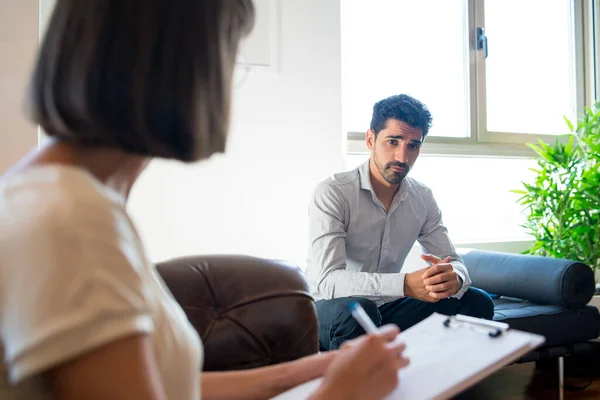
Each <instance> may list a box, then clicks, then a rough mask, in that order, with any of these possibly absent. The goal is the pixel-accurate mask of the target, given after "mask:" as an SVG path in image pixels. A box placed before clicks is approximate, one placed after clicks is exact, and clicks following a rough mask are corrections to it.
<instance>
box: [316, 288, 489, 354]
mask: <svg viewBox="0 0 600 400" xmlns="http://www.w3.org/2000/svg"><path fill="white" fill-rule="evenodd" d="M354 301H356V302H358V303H360V305H361V306H362V307H363V308H364V309H365V311H366V312H367V314H368V315H369V317H371V319H372V320H373V322H374V323H375V325H377V326H381V325H386V324H396V325H398V327H399V328H400V329H401V330H405V329H408V328H410V327H411V326H413V325H415V324H416V323H418V322H420V321H422V320H424V319H425V318H427V317H428V316H430V315H431V314H433V313H434V312H437V313H440V314H444V315H456V314H464V315H469V316H472V317H477V318H485V319H492V318H493V316H494V303H493V302H492V299H491V298H490V296H489V295H488V294H487V293H486V292H484V291H483V290H481V289H476V288H469V289H468V290H467V291H466V292H465V294H464V295H463V296H462V297H461V298H460V300H459V299H454V298H450V299H444V300H440V301H438V302H437V303H427V302H424V301H421V300H416V299H413V298H410V297H404V298H402V299H398V300H394V301H391V302H389V303H385V304H383V305H381V306H379V307H378V306H377V305H375V303H374V302H372V301H371V300H367V299H364V298H360V297H342V298H339V299H332V300H319V301H317V302H316V303H315V306H316V308H317V315H318V317H319V346H320V347H321V350H335V349H337V348H339V347H340V346H341V344H342V343H343V342H345V341H346V340H350V339H354V338H356V337H358V336H360V335H362V334H363V333H364V330H363V329H362V328H361V326H360V325H359V324H358V322H356V320H355V319H354V318H353V317H352V315H351V314H350V310H349V305H350V303H352V302H354Z"/></svg>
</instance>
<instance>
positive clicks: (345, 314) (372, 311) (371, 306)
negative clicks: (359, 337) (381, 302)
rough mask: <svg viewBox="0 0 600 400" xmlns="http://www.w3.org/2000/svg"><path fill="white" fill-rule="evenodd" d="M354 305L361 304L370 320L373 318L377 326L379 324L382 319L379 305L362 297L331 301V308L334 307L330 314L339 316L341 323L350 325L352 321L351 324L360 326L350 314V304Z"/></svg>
mask: <svg viewBox="0 0 600 400" xmlns="http://www.w3.org/2000/svg"><path fill="white" fill-rule="evenodd" d="M352 303H358V304H360V306H361V307H362V308H363V309H364V310H365V312H366V313H367V315H368V316H369V318H371V319H372V320H373V322H375V324H379V322H380V321H379V320H380V319H381V317H380V316H379V310H378V309H377V305H376V304H375V303H374V302H373V301H371V300H369V299H365V298H362V297H344V298H339V299H334V300H331V306H333V307H332V308H330V309H329V312H330V313H333V314H335V315H337V316H338V318H337V319H338V321H340V322H346V323H348V322H349V321H350V323H351V324H354V323H356V324H357V325H358V322H356V321H355V320H354V318H353V317H352V313H351V312H350V304H352Z"/></svg>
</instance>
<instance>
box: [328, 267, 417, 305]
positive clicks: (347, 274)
mask: <svg viewBox="0 0 600 400" xmlns="http://www.w3.org/2000/svg"><path fill="white" fill-rule="evenodd" d="M405 276H406V274H405V273H402V272H399V273H387V274H384V273H371V272H354V271H352V272H351V271H345V270H337V271H332V272H331V273H329V274H328V275H327V276H326V277H325V278H323V279H322V280H321V281H320V282H319V284H318V290H319V293H320V294H321V295H322V296H323V297H324V298H326V299H333V298H340V297H352V296H354V297H363V298H366V299H370V300H373V301H378V300H382V299H383V300H384V301H386V302H387V301H391V300H395V299H397V298H400V297H404V296H405V294H404V278H405Z"/></svg>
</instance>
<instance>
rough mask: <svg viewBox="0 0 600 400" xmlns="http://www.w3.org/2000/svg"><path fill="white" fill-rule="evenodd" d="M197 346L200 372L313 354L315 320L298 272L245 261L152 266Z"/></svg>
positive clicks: (191, 260)
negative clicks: (201, 352)
mask: <svg viewBox="0 0 600 400" xmlns="http://www.w3.org/2000/svg"><path fill="white" fill-rule="evenodd" d="M156 267H157V270H158V272H159V273H160V275H161V276H162V278H163V280H164V281H165V284H166V285H167V287H168V289H169V290H170V291H171V293H172V294H173V297H175V299H176V300H177V302H178V303H179V304H180V305H181V306H182V308H183V310H184V311H185V313H186V314H187V316H188V318H189V320H190V322H191V323H192V325H193V326H194V327H195V328H196V330H197V331H198V333H199V335H200V337H201V338H202V342H203V345H204V370H205V371H223V370H239V369H246V368H255V367H261V366H266V365H271V364H277V363H280V362H284V361H290V360H294V359H297V358H300V357H303V356H306V355H309V354H313V353H316V352H317V351H318V322H317V315H316V311H315V307H314V304H313V300H312V297H311V296H310V292H309V289H308V285H307V283H306V281H305V279H304V275H303V273H302V271H301V270H300V269H299V268H298V267H296V266H293V265H291V264H289V263H286V262H283V261H275V260H265V259H260V258H255V257H248V256H218V255H212V256H197V257H183V258H176V259H172V260H168V261H165V262H161V263H158V264H157V265H156Z"/></svg>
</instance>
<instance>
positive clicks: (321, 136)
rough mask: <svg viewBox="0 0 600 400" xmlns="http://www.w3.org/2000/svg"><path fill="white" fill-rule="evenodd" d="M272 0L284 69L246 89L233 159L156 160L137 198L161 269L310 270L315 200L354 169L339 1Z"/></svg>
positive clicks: (238, 95)
mask: <svg viewBox="0 0 600 400" xmlns="http://www.w3.org/2000/svg"><path fill="white" fill-rule="evenodd" d="M271 1H275V5H276V8H277V13H278V15H277V16H278V18H276V19H275V20H276V21H277V23H276V26H275V27H274V28H275V33H276V37H275V39H276V40H275V42H277V43H276V47H275V54H276V57H277V61H276V62H275V63H274V64H275V68H273V69H272V70H270V71H266V72H265V71H262V70H261V71H254V72H251V74H250V76H249V77H248V79H247V80H246V81H245V82H244V84H243V86H242V87H240V88H239V89H236V91H235V105H234V113H233V120H232V129H231V136H230V140H229V145H228V150H227V153H226V154H225V155H220V156H215V157H213V158H212V159H211V160H209V161H206V162H201V163H198V164H196V165H191V166H184V165H181V164H178V163H172V162H164V161H154V162H153V163H152V164H151V165H150V166H149V168H148V170H147V171H146V172H145V173H144V174H143V175H142V177H141V179H140V181H139V183H138V184H137V186H136V187H135V189H134V191H133V193H132V196H131V200H130V205H129V209H130V211H131V214H132V215H133V218H134V219H135V220H136V222H137V224H138V227H139V229H140V233H141V235H142V236H143V238H144V239H145V241H146V245H147V250H148V252H149V254H150V257H151V259H153V260H161V259H165V258H170V257H175V256H181V255H185V254H208V253H213V254H214V253H238V254H249V255H255V256H260V257H273V258H283V259H287V260H290V261H293V262H296V263H298V264H301V265H304V262H305V257H306V249H307V240H306V239H307V203H308V200H309V196H310V194H311V192H312V189H313V188H314V186H315V185H316V183H317V182H319V181H320V180H322V179H325V178H326V177H327V176H328V175H330V174H332V173H334V172H337V171H340V170H341V169H343V165H344V163H343V160H344V149H345V143H344V139H343V134H342V127H341V118H340V116H341V104H340V103H341V84H340V70H341V65H340V59H341V57H340V13H339V0H302V1H298V0H271ZM260 3H261V4H262V3H265V2H264V1H262V2H260ZM259 12H261V10H260V9H259Z"/></svg>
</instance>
